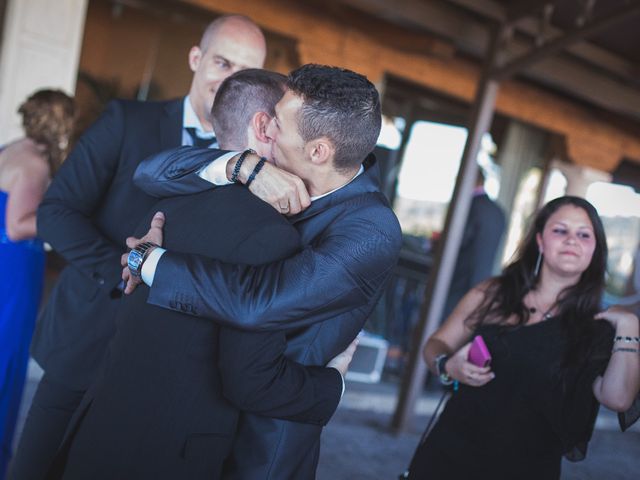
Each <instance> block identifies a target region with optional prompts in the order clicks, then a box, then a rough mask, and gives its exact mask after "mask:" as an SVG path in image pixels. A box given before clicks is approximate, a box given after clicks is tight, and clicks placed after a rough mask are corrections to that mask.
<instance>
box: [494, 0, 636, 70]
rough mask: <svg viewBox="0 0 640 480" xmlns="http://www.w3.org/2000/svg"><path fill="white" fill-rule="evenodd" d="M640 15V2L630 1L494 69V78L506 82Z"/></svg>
mask: <svg viewBox="0 0 640 480" xmlns="http://www.w3.org/2000/svg"><path fill="white" fill-rule="evenodd" d="M638 13H640V1H638V0H635V1H629V2H628V3H627V4H625V5H623V6H621V7H618V8H616V9H614V10H613V11H612V12H609V13H608V14H606V15H603V16H601V17H599V18H597V19H595V20H594V21H592V22H591V23H588V24H586V25H584V26H582V27H578V28H575V29H573V30H570V31H568V32H566V33H564V34H563V35H561V36H560V37H558V38H555V39H553V40H552V41H550V42H549V43H546V44H545V45H543V46H541V47H539V48H534V49H532V50H531V51H530V52H529V53H527V54H525V55H523V56H521V57H520V58H517V59H515V60H511V61H509V62H508V63H507V64H506V65H504V66H502V67H498V68H496V69H494V71H493V72H492V74H491V75H492V76H493V78H495V79H496V80H504V79H506V78H508V77H510V76H511V75H514V74H517V73H520V72H522V71H523V70H525V69H527V68H528V67H530V66H531V65H532V64H534V63H535V62H538V61H539V60H541V59H543V58H545V57H548V56H550V55H554V54H555V53H557V52H559V51H561V50H563V49H565V48H566V47H568V46H569V45H571V44H572V43H576V42H579V41H581V40H582V39H584V38H586V37H589V36H591V35H594V34H596V33H598V32H600V31H602V30H606V29H607V28H611V27H612V26H613V25H615V24H616V23H618V22H620V21H622V20H628V19H629V18H630V17H632V16H635V15H636V14H638Z"/></svg>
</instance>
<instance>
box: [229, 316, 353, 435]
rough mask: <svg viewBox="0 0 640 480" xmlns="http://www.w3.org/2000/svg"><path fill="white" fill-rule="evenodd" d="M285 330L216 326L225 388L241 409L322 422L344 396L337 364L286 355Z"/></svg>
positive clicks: (295, 420) (320, 423)
mask: <svg viewBox="0 0 640 480" xmlns="http://www.w3.org/2000/svg"><path fill="white" fill-rule="evenodd" d="M286 346H287V342H286V336H285V334H284V332H283V331H275V332H246V331H241V330H236V329H232V328H228V327H227V328H222V329H221V330H220V357H219V364H220V372H221V378H222V388H223V394H224V396H225V397H226V398H227V400H229V401H230V402H231V403H233V404H234V405H235V406H236V407H238V408H239V409H240V410H243V411H246V412H250V413H254V414H258V415H262V416H265V417H273V418H281V419H284V420H290V421H294V422H302V423H310V424H315V425H326V424H327V422H328V421H329V420H330V419H331V416H332V415H333V413H334V412H335V410H336V408H337V407H338V404H339V403H340V398H341V396H342V378H341V375H340V372H338V370H336V369H335V368H326V367H320V366H305V365H302V364H300V363H297V362H294V361H293V360H290V359H289V358H287V357H285V355H284V352H285V349H286Z"/></svg>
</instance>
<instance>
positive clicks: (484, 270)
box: [442, 170, 505, 320]
mask: <svg viewBox="0 0 640 480" xmlns="http://www.w3.org/2000/svg"><path fill="white" fill-rule="evenodd" d="M484 182H485V177H484V174H483V173H482V171H481V170H480V171H478V177H477V178H476V188H475V190H474V191H473V198H472V199H471V206H470V207H469V215H468V216H467V223H466V224H465V227H464V233H463V236H462V243H461V244H460V250H459V251H458V259H457V260H456V266H455V269H454V271H453V277H452V279H451V286H450V287H449V294H448V295H447V301H446V303H445V307H444V311H443V315H442V319H443V320H445V319H446V318H447V317H448V316H449V314H450V313H451V312H452V311H453V309H454V308H455V307H456V305H457V304H458V302H459V301H460V300H461V299H462V297H464V295H465V294H466V293H467V292H468V291H469V290H471V289H472V288H473V287H475V286H476V285H478V284H479V283H480V282H482V281H483V280H486V279H487V278H489V277H491V275H492V272H493V266H494V263H495V261H496V255H497V253H498V248H499V247H500V241H501V239H502V234H503V233H504V228H505V216H504V212H503V211H502V209H501V208H500V207H499V206H498V205H497V204H496V203H495V202H494V201H493V200H491V199H490V198H489V196H488V195H487V192H485V190H484Z"/></svg>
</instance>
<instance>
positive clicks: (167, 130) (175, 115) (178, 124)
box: [160, 98, 184, 150]
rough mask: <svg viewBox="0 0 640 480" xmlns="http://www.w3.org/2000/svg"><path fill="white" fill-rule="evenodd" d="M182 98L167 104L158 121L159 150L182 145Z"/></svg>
mask: <svg viewBox="0 0 640 480" xmlns="http://www.w3.org/2000/svg"><path fill="white" fill-rule="evenodd" d="M183 106H184V98H179V99H176V100H173V101H172V102H168V103H167V104H166V105H165V107H164V115H163V117H162V120H161V121H160V150H168V149H170V148H175V147H179V146H180V145H182V116H183V115H182V110H183Z"/></svg>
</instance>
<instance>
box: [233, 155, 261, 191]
mask: <svg viewBox="0 0 640 480" xmlns="http://www.w3.org/2000/svg"><path fill="white" fill-rule="evenodd" d="M250 153H256V152H255V150H252V149H250V148H247V149H246V150H245V151H244V152H242V153H241V154H240V157H238V161H237V162H236V165H235V167H233V172H232V173H231V181H232V182H233V183H238V175H240V167H241V166H242V162H244V160H245V158H247V155H249V154H250Z"/></svg>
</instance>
